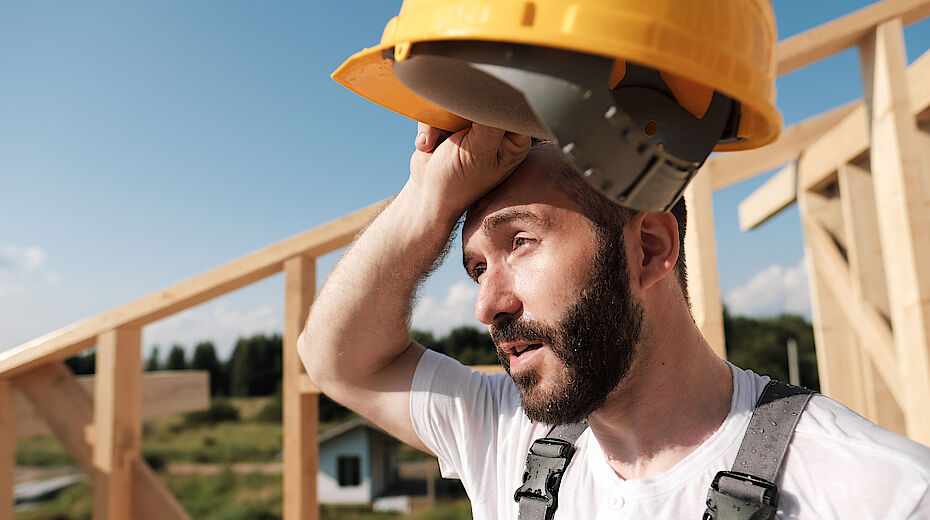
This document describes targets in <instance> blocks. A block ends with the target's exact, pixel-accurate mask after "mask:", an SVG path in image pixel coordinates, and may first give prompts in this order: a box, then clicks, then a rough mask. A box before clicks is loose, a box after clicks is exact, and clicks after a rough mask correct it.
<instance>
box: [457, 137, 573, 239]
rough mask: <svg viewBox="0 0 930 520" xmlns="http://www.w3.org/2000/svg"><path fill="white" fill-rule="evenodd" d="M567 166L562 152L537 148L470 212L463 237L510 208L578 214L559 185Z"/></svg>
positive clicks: (463, 229) (549, 147)
mask: <svg viewBox="0 0 930 520" xmlns="http://www.w3.org/2000/svg"><path fill="white" fill-rule="evenodd" d="M566 167H567V166H566V164H565V163H564V160H563V159H562V157H561V156H560V154H559V152H558V151H557V150H554V149H553V148H552V147H551V146H548V145H547V146H538V147H534V148H533V149H532V150H531V151H530V153H529V154H528V155H527V157H526V160H524V161H523V163H522V164H521V165H520V166H519V167H518V168H517V169H516V170H515V171H514V172H513V173H512V174H511V175H510V176H509V177H508V178H507V180H505V181H504V182H503V183H501V184H500V185H498V186H497V187H496V188H494V189H493V190H491V191H490V192H488V193H487V194H486V195H484V196H483V197H482V198H480V199H478V201H477V202H475V203H474V204H473V205H472V206H471V207H470V208H469V209H468V213H467V214H466V218H465V224H464V226H463V228H462V235H463V237H468V236H469V235H471V234H472V233H473V232H474V231H475V229H476V226H478V225H479V224H480V223H481V222H483V221H484V220H485V219H487V218H488V217H491V216H493V215H494V214H495V213H498V212H500V211H501V210H504V209H508V208H516V207H527V208H530V209H531V210H532V211H534V212H537V213H538V212H548V211H549V210H559V209H561V210H569V211H572V212H578V205H577V203H575V201H574V200H572V199H571V198H570V197H569V196H568V194H567V193H566V192H565V190H564V189H563V187H562V183H560V182H558V179H559V176H560V175H562V173H561V171H562V169H563V168H566Z"/></svg>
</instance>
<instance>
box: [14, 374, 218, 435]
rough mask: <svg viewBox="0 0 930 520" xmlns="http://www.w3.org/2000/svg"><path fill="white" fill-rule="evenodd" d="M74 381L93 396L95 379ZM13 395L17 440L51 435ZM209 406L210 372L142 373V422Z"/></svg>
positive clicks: (17, 395)
mask: <svg viewBox="0 0 930 520" xmlns="http://www.w3.org/2000/svg"><path fill="white" fill-rule="evenodd" d="M75 379H76V380H77V382H78V384H79V385H81V388H83V389H84V390H86V391H87V392H88V393H90V394H93V392H94V381H95V379H96V378H95V377H94V376H76V377H75ZM13 396H14V397H13V400H14V409H15V410H16V437H17V438H20V439H21V438H23V437H29V436H30V435H48V434H51V433H52V431H51V430H49V428H48V425H46V424H45V420H44V419H43V418H42V417H41V416H40V415H39V414H38V412H36V411H35V409H33V408H32V405H30V404H29V401H28V400H26V398H25V397H23V395H22V394H21V393H20V392H18V391H14V392H13ZM209 406H210V373H209V372H207V371H206V370H158V371H155V372H144V373H143V374H142V420H143V421H147V420H150V419H156V418H158V417H165V416H167V415H175V414H179V413H183V412H193V411H196V410H205V409H206V408H207V407H209Z"/></svg>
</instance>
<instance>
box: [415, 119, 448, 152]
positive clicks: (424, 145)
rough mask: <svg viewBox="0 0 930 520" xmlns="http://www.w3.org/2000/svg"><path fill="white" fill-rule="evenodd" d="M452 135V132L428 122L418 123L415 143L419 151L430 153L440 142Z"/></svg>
mask: <svg viewBox="0 0 930 520" xmlns="http://www.w3.org/2000/svg"><path fill="white" fill-rule="evenodd" d="M450 135H452V132H447V131H445V130H442V129H440V128H436V127H434V126H430V125H428V124H426V123H417V138H416V140H415V141H414V145H415V146H416V149H417V150H418V151H421V152H427V153H429V152H432V151H433V150H435V149H436V147H437V146H439V143H441V142H443V141H444V140H445V139H446V138H447V137H449V136H450Z"/></svg>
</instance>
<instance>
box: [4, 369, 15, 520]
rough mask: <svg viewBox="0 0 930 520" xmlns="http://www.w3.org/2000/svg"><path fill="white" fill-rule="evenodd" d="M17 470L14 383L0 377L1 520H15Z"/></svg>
mask: <svg viewBox="0 0 930 520" xmlns="http://www.w3.org/2000/svg"><path fill="white" fill-rule="evenodd" d="M15 472H16V418H15V416H14V414H13V385H11V384H10V382H9V381H8V380H6V379H0V520H13V483H14V477H15Z"/></svg>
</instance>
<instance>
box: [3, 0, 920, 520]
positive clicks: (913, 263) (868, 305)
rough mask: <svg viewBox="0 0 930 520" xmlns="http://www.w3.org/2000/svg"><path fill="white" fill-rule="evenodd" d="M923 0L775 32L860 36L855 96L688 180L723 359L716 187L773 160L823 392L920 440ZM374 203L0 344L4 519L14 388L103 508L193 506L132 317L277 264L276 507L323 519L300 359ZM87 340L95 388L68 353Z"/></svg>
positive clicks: (697, 290) (701, 271)
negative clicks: (165, 466)
mask: <svg viewBox="0 0 930 520" xmlns="http://www.w3.org/2000/svg"><path fill="white" fill-rule="evenodd" d="M927 16H930V0H885V1H882V2H878V3H875V4H872V5H870V6H868V7H866V8H864V9H860V10H859V11H856V12H854V13H851V14H849V15H847V16H844V17H842V18H838V19H836V20H834V21H832V22H829V23H827V24H824V25H822V26H820V27H817V28H814V29H812V30H810V31H807V32H805V33H803V34H800V35H797V36H794V37H792V38H789V39H788V40H785V41H783V42H781V43H779V46H778V52H777V56H778V72H779V74H786V73H788V72H791V71H793V70H796V69H798V68H801V67H804V66H807V65H810V64H812V63H814V62H816V61H819V60H822V59H824V58H826V57H829V56H831V55H833V54H835V53H837V52H840V51H843V50H845V49H848V48H850V47H854V46H855V47H858V49H859V53H860V57H861V60H860V67H861V72H862V78H863V91H864V92H865V93H866V95H865V99H863V100H862V101H859V102H857V103H852V104H849V105H846V106H842V107H838V108H836V109H834V110H831V111H829V112H826V113H824V114H821V115H819V116H816V117H814V118H811V119H809V120H807V121H804V122H802V123H799V124H797V125H795V126H793V127H790V128H787V129H786V130H785V131H784V132H783V133H782V135H781V137H780V138H779V139H778V141H776V142H775V143H773V144H771V145H769V146H767V147H765V148H762V149H759V150H755V151H750V152H740V153H731V154H724V155H719V156H714V157H712V158H711V159H710V160H708V162H707V163H706V164H705V166H704V168H703V169H702V172H701V173H700V174H699V175H698V176H697V178H696V180H695V181H694V182H693V183H692V185H691V186H690V187H689V189H688V192H687V197H688V206H689V215H690V220H689V223H688V229H689V234H688V239H687V241H686V254H687V257H688V262H689V273H690V275H691V276H690V281H689V285H690V287H689V290H690V293H691V295H692V299H693V307H694V315H695V319H696V321H697V323H698V325H699V326H700V328H701V329H702V331H703V332H704V334H705V336H706V337H707V339H708V341H709V342H710V344H711V345H712V346H713V347H714V349H715V350H716V351H717V352H718V353H719V354H720V355H721V356H725V354H726V353H725V350H724V337H723V322H722V312H721V308H722V307H721V302H720V289H719V282H718V275H717V260H716V253H715V250H716V246H715V239H714V228H713V204H712V194H713V192H714V191H715V190H718V189H721V188H723V187H726V186H729V185H731V184H733V183H736V182H740V181H743V180H746V179H749V178H751V177H753V176H756V175H759V174H761V173H764V172H767V171H770V170H772V169H774V168H779V167H781V170H780V171H779V172H778V173H777V174H776V175H775V176H773V177H772V178H771V179H770V180H769V181H768V182H766V183H765V184H764V185H763V186H761V187H760V188H759V189H758V190H757V191H756V192H755V193H753V194H752V195H751V196H750V197H748V198H747V199H746V200H745V201H744V202H743V204H742V205H741V206H740V211H739V218H740V225H741V227H742V228H743V229H751V228H753V227H756V226H758V225H760V224H762V223H763V222H764V221H765V220H767V219H768V218H770V217H771V216H773V215H775V214H777V213H778V212H779V211H781V210H783V209H784V208H786V207H788V206H790V205H792V204H794V203H795V202H797V203H798V205H799V208H800V213H801V217H802V227H803V230H802V231H803V234H804V242H805V252H806V258H807V269H808V274H809V278H810V280H811V297H812V302H813V311H814V313H813V314H814V327H815V340H816V347H817V356H818V366H819V370H820V377H821V385H822V390H823V392H824V393H825V394H827V395H830V396H832V397H834V398H836V399H838V400H840V401H841V402H843V403H845V404H847V405H848V406H850V407H852V408H853V409H855V410H857V411H859V412H860V413H862V414H863V415H865V416H866V417H868V418H870V419H872V420H873V421H875V422H877V423H878V424H880V425H882V426H884V427H886V428H889V429H891V430H894V431H897V432H900V433H902V434H905V435H907V436H908V437H911V438H912V439H915V440H917V441H919V442H922V443H924V444H930V413H927V410H930V218H928V216H930V134H928V132H930V55H927V54H925V55H924V56H922V57H921V58H920V59H918V60H917V61H916V62H915V63H913V64H912V65H911V66H910V67H908V66H907V63H906V59H905V53H904V40H903V34H902V28H903V27H904V26H906V25H908V24H910V23H913V22H915V21H918V20H921V19H923V18H925V17H927ZM380 206H381V203H379V204H375V205H373V206H370V207H367V208H365V209H362V210H360V211H358V212H356V213H353V214H351V215H348V216H345V217H343V218H341V219H339V220H336V221H333V222H331V223H329V224H325V225H323V226H320V227H318V228H316V229H313V230H310V231H307V232H305V233H303V234H301V235H298V236H295V237H293V238H290V239H288V240H285V241H282V242H280V243H278V244H275V245H273V246H271V247H268V248H266V249H264V250H261V251H258V252H256V253H253V254H251V255H248V256H246V257H243V258H241V259H239V260H235V261H233V262H230V263H229V264H226V265H223V266H221V267H218V268H216V269H213V270H211V271H208V272H206V273H203V274H201V275H199V276H196V277H194V278H191V279H189V280H187V281H184V282H181V283H179V284H177V285H175V286H173V287H170V288H167V289H165V290H163V291H159V292H157V293H155V294H152V295H150V296H148V297H146V298H142V299H141V300H138V301H135V302H132V303H129V304H127V305H125V306H123V307H120V308H117V309H115V310H113V311H110V312H107V313H104V314H101V315H99V316H96V317H93V318H90V319H88V320H85V321H83V322H80V323H77V324H74V325H72V326H69V327H66V328H64V329H61V330H58V331H55V332H52V333H50V334H47V335H45V336H42V337H40V338H37V339H35V340H33V341H30V342H28V343H25V344H23V345H21V346H19V347H16V348H14V349H12V350H10V351H7V352H4V353H3V354H0V505H2V507H0V520H6V519H12V518H13V500H12V487H13V475H14V460H15V445H16V416H15V413H14V409H15V408H14V404H13V403H14V399H13V393H14V390H18V391H19V392H20V393H22V394H23V395H24V396H25V397H26V398H27V399H28V400H29V401H30V404H31V405H32V407H33V408H34V409H35V410H36V411H37V413H39V414H40V415H41V416H42V417H43V418H44V419H45V421H46V422H47V423H48V426H49V428H50V429H51V430H52V431H53V432H54V434H55V435H56V436H57V437H58V438H59V439H61V441H62V443H63V444H64V445H65V447H66V448H67V450H68V451H69V452H70V453H71V455H72V456H73V457H74V459H75V460H76V461H77V462H78V464H79V465H80V466H81V468H82V469H83V471H84V472H86V473H87V474H88V475H89V476H90V478H91V479H92V481H93V483H94V493H95V499H94V517H95V518H97V519H108V518H109V519H125V518H139V519H146V518H152V519H155V518H158V519H186V518H190V517H189V515H188V514H187V513H186V512H185V511H184V510H183V508H182V507H181V506H180V504H179V503H178V502H177V500H176V499H175V498H174V497H173V496H172V495H171V494H170V493H169V492H168V490H167V488H165V486H164V485H163V484H162V483H161V481H160V480H159V479H158V477H157V476H156V475H155V473H154V472H153V471H152V470H151V469H150V468H149V467H148V466H147V465H146V464H145V462H144V461H143V460H142V458H141V456H140V444H141V413H140V408H141V402H142V398H141V376H142V369H141V361H140V351H141V345H140V330H141V327H143V326H144V325H146V324H148V323H151V322H153V321H156V320H159V319H162V318H164V317H166V316H169V315H172V314H175V313H177V312H180V311H182V310H184V309H187V308H190V307H192V306H194V305H197V304H200V303H203V302H205V301H208V300H210V299H213V298H216V297H218V296H221V295H223V294H226V293H228V292H230V291H233V290H235V289H238V288H241V287H244V286H246V285H249V284H251V283H254V282H256V281H259V280H261V279H263V278H266V277H268V276H270V275H273V274H275V273H279V272H282V271H283V272H284V273H285V294H284V299H285V330H284V354H283V359H284V375H283V389H284V456H283V459H284V461H285V465H284V518H285V519H287V520H297V519H316V518H318V514H319V512H318V505H317V493H316V474H317V457H318V454H317V445H316V436H317V410H318V408H317V406H318V404H317V397H318V390H317V388H316V387H315V386H314V385H313V383H312V382H311V381H310V379H309V377H308V376H307V374H306V373H305V372H304V371H303V368H302V365H301V363H300V362H299V361H298V359H297V357H296V347H295V346H296V341H297V336H298V334H299V333H300V329H301V327H302V325H303V322H304V320H305V319H306V315H307V311H308V308H309V306H310V303H311V302H312V301H313V297H314V291H315V288H316V261H315V260H316V258H318V257H320V256H322V255H324V254H326V253H329V252H331V251H335V250H337V249H339V248H342V247H344V246H346V245H347V244H348V243H349V242H350V241H351V240H352V238H353V237H354V236H355V235H356V233H357V232H358V231H359V230H360V229H361V228H362V227H363V226H364V225H365V224H366V223H367V222H368V221H369V220H370V219H371V218H372V217H373V216H374V215H375V214H377V212H378V211H379V209H380ZM93 346H96V347H97V352H98V354H97V361H96V362H97V378H96V379H95V382H94V388H93V392H88V391H87V390H85V389H84V388H83V387H82V386H81V385H80V384H78V382H77V381H76V380H75V378H74V376H73V375H72V374H71V372H70V371H69V370H68V369H67V368H66V367H65V366H64V364H63V363H62V361H64V360H65V359H66V358H68V357H70V356H73V355H75V354H77V353H79V352H81V351H83V350H86V349H87V348H90V347H93Z"/></svg>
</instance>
